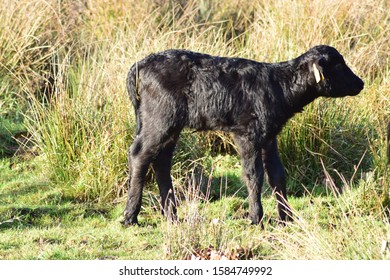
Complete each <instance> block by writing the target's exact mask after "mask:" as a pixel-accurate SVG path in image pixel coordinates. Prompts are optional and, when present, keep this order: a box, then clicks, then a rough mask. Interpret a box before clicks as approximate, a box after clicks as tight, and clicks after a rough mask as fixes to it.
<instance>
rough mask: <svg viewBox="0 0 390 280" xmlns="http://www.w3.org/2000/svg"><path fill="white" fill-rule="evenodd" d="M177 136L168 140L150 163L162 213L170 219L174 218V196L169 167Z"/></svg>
mask: <svg viewBox="0 0 390 280" xmlns="http://www.w3.org/2000/svg"><path fill="white" fill-rule="evenodd" d="M177 138H178V137H175V139H174V140H171V141H168V142H167V143H166V144H165V146H164V148H163V149H162V150H161V151H160V153H159V154H158V156H157V157H156V159H155V160H154V161H153V163H152V166H153V169H154V172H155V174H156V180H157V184H158V187H159V189H160V204H161V209H162V214H163V215H164V216H166V217H167V218H168V219H169V220H172V221H174V220H176V198H175V194H174V191H173V185H172V178H171V167H172V157H173V152H174V149H175V146H176V142H177Z"/></svg>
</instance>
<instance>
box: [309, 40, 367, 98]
mask: <svg viewBox="0 0 390 280" xmlns="http://www.w3.org/2000/svg"><path fill="white" fill-rule="evenodd" d="M309 53H310V56H311V57H312V59H311V60H310V62H309V69H310V78H309V79H310V81H311V84H312V85H314V86H315V87H316V89H317V92H318V94H319V95H320V96H326V97H344V96H354V95H357V94H358V93H359V92H360V91H361V90H362V89H363V88H364V82H363V81H362V80H361V79H360V78H359V77H358V76H356V75H355V74H354V73H353V72H352V70H351V69H350V68H349V67H348V66H347V65H346V63H345V61H344V58H343V56H342V55H341V54H340V53H339V52H338V51H337V50H336V49H334V48H332V47H329V46H317V47H314V48H313V49H311V50H309Z"/></svg>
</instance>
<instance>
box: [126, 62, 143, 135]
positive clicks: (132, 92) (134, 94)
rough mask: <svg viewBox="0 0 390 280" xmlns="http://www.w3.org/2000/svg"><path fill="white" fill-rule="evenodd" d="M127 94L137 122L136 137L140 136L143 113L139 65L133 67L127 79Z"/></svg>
mask: <svg viewBox="0 0 390 280" xmlns="http://www.w3.org/2000/svg"><path fill="white" fill-rule="evenodd" d="M126 86H127V92H128V94H129V97H130V101H131V103H132V104H133V107H134V112H135V120H136V129H135V131H136V135H139V134H140V132H141V128H142V120H141V111H140V103H141V100H140V95H139V92H138V65H137V63H135V64H134V65H133V66H131V68H130V70H129V73H128V74H127V79H126Z"/></svg>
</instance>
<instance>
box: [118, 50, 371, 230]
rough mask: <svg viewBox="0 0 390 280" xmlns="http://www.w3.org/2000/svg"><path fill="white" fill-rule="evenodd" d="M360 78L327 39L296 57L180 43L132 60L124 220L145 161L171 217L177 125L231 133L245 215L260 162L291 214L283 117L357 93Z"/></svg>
mask: <svg viewBox="0 0 390 280" xmlns="http://www.w3.org/2000/svg"><path fill="white" fill-rule="evenodd" d="M363 87H364V83H363V81H362V80H361V79H360V78H359V77H357V76H356V75H355V74H354V73H353V72H352V71H351V69H350V68H348V66H347V65H346V64H345V61H344V59H343V57H342V56H341V55H340V53H339V52H338V51H337V50H336V49H334V48H333V47H330V46H316V47H314V48H312V49H310V50H309V51H308V52H306V53H304V54H303V55H301V56H299V57H298V58H296V59H293V60H290V61H287V62H280V63H259V62H256V61H252V60H248V59H243V58H228V57H216V56H211V55H207V54H202V53H195V52H191V51H187V50H167V51H163V52H160V53H156V54H151V55H149V56H148V57H146V58H145V59H143V60H141V61H139V62H137V63H135V64H134V65H133V66H132V67H131V69H130V71H129V73H128V76H127V89H128V92H129V95H130V99H131V102H132V104H133V106H134V109H135V114H136V121H137V128H136V137H135V140H134V143H133V144H132V145H131V147H130V149H129V154H128V157H129V173H130V174H129V192H128V200H127V205H126V209H125V213H124V215H125V222H124V223H125V224H126V225H128V224H136V223H138V221H137V216H138V214H139V212H140V209H141V202H142V190H143V186H144V183H145V182H144V181H145V176H146V172H147V170H148V167H149V165H150V164H152V166H153V169H154V171H155V173H156V179H157V183H158V185H159V189H160V196H161V207H162V211H163V213H164V214H165V215H167V216H168V217H170V218H173V219H174V218H175V216H176V200H175V196H174V191H173V186H172V180H171V176H170V171H171V165H172V156H173V152H174V148H175V144H176V142H177V140H178V138H179V134H180V132H181V130H182V129H183V128H184V127H189V128H191V129H194V130H197V131H204V130H220V131H225V132H229V133H232V134H233V137H234V140H235V142H236V144H237V146H238V150H239V154H240V157H241V161H242V167H243V177H244V179H245V182H246V185H247V188H248V195H249V218H250V220H251V221H252V223H254V224H258V223H260V222H261V220H262V217H263V208H262V205H261V187H262V184H263V177H264V169H265V171H266V172H267V174H268V178H269V182H270V185H271V186H272V188H273V189H274V192H275V194H276V198H277V202H278V211H279V218H280V220H281V221H282V222H284V221H286V220H287V219H288V218H289V216H291V211H290V209H289V207H288V204H287V196H286V178H285V172H284V168H283V165H282V163H281V161H280V158H279V155H278V150H277V142H276V136H277V135H278V133H279V132H280V130H281V129H282V127H283V126H284V125H285V124H286V122H287V121H288V120H289V119H290V118H291V117H292V116H293V115H294V114H295V113H297V112H301V111H302V109H303V107H304V106H305V105H307V104H309V103H310V102H312V101H313V100H314V99H316V98H317V97H320V96H324V97H343V96H347V95H351V96H352V95H357V94H358V93H359V92H360V91H361V90H362V89H363Z"/></svg>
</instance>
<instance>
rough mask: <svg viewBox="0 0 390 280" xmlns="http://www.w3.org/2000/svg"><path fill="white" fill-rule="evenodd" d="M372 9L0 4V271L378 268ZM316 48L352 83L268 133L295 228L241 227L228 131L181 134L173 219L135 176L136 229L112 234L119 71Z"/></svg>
mask: <svg viewBox="0 0 390 280" xmlns="http://www.w3.org/2000/svg"><path fill="white" fill-rule="evenodd" d="M389 9H390V3H389V1H386V0H379V1H372V0H361V1H351V0H338V1H334V0H326V1H308V0H301V1H298V0H291V1H282V0H265V1H243V0H228V1H209V0H202V1H192V0H189V1H168V0H161V1H157V0H155V1H152V0H150V1H146V0H145V1H133V0H131V1H121V0H97V1H82V0H79V1H68V0H64V1H55V0H46V1H31V0H20V1H16V0H6V1H2V2H1V3H0V260H1V259H225V258H227V259H347V260H349V259H390V247H389V242H390V220H389V216H390V213H389V209H390V199H389V186H390V173H389V167H388V166H387V159H386V147H385V145H386V144H385V143H386V142H385V139H386V135H385V131H386V125H387V122H388V121H389V120H390V106H389V104H390V63H389V62H390V61H389V54H390V44H389V41H390V28H389V26H390V17H389V13H388V11H389ZM318 44H329V45H332V46H334V47H336V48H337V49H338V50H339V51H340V53H342V54H343V55H344V57H345V60H346V61H347V64H348V65H349V66H350V67H351V68H352V69H353V70H354V72H355V73H357V74H358V75H359V76H360V77H362V78H363V80H364V81H365V89H364V90H363V92H362V93H361V94H359V95H358V96H356V97H348V98H343V99H335V100H329V99H318V100H316V101H315V102H314V103H312V104H310V105H309V106H307V107H306V108H305V110H304V112H302V113H301V114H299V115H297V116H295V117H294V118H293V119H292V120H290V121H289V123H288V124H287V125H286V127H285V128H284V129H283V131H282V133H281V134H280V136H279V138H278V140H279V149H280V154H281V157H282V161H283V163H284V165H285V167H286V172H287V175H288V193H289V197H290V203H291V206H292V207H293V212H294V215H295V221H294V222H293V223H291V224H288V225H287V226H286V227H281V226H279V225H278V224H277V222H276V217H277V213H276V202H275V198H274V197H273V195H272V193H271V190H270V189H269V187H268V185H267V184H266V183H265V185H264V198H263V206H264V211H265V220H264V229H263V230H262V229H261V228H260V227H258V226H252V225H250V224H249V221H248V220H247V219H246V218H245V217H246V215H247V212H248V202H247V199H246V189H245V186H244V184H243V182H242V181H241V179H240V175H241V167H240V163H239V159H238V156H237V154H236V152H235V146H234V143H233V142H232V141H231V138H230V136H229V135H226V134H222V133H200V134H194V133H192V132H191V131H184V133H183V134H182V135H181V138H180V142H179V144H178V147H177V149H176V154H175V157H174V166H173V172H172V173H173V174H172V175H173V180H174V185H175V188H176V190H177V193H178V196H179V198H180V200H179V205H180V206H179V209H178V211H179V213H178V214H179V222H178V223H175V224H171V223H168V222H167V221H165V220H164V218H163V217H161V215H160V210H159V207H158V196H157V193H158V191H157V186H156V184H155V182H154V180H153V176H154V175H153V174H152V172H150V174H148V178H149V179H150V183H148V185H147V186H146V187H145V192H144V197H143V202H144V203H143V208H142V211H141V214H140V217H139V218H140V223H141V226H139V227H131V228H123V227H122V226H121V223H120V222H121V220H122V213H123V210H124V206H125V199H126V193H127V190H126V180H127V178H126V177H127V175H126V164H127V163H126V155H127V149H128V146H129V145H130V144H131V142H132V139H133V136H134V130H135V121H134V113H133V110H132V107H131V104H130V102H129V100H128V97H127V93H126V91H125V79H126V74H127V71H128V69H129V67H130V66H131V65H132V64H133V63H134V62H135V61H137V60H139V59H141V58H143V57H144V56H146V55H147V54H149V53H151V52H155V51H160V50H164V49H168V48H185V49H190V50H193V51H198V52H207V53H210V54H213V55H221V56H240V57H245V58H249V59H254V60H258V61H267V62H277V61H284V60H289V59H292V58H294V57H296V56H298V55H300V54H301V53H303V52H305V51H306V50H307V49H309V48H310V47H312V46H314V45H318Z"/></svg>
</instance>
